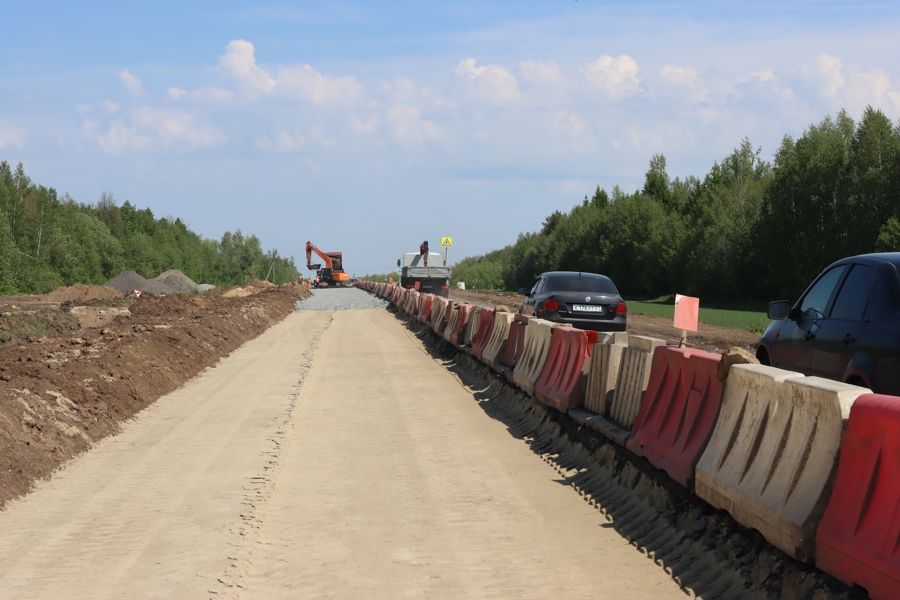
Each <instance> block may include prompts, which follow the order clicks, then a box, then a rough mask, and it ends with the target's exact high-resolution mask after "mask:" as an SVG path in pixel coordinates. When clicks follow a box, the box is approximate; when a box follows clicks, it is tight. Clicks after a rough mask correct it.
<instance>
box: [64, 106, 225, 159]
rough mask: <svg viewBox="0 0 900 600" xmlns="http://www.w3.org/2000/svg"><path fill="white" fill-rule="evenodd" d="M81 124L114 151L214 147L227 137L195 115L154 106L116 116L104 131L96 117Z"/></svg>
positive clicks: (102, 145) (88, 133)
mask: <svg viewBox="0 0 900 600" xmlns="http://www.w3.org/2000/svg"><path fill="white" fill-rule="evenodd" d="M82 127H83V129H84V132H85V135H87V136H88V137H89V138H90V139H93V140H94V141H96V142H97V144H98V145H99V146H100V148H101V149H103V150H104V151H106V152H109V153H112V154H121V153H122V152H124V151H125V150H136V151H139V152H146V151H150V150H153V149H154V148H157V147H162V148H174V147H179V146H188V147H204V146H212V145H216V144H221V143H224V142H225V141H226V139H227V138H226V137H225V135H224V134H223V133H222V132H220V131H218V130H217V129H216V128H214V127H212V126H210V125H208V124H205V123H202V122H201V121H200V119H199V118H198V117H197V116H196V115H194V114H191V113H188V112H184V111H179V110H170V109H160V108H156V107H152V106H139V107H137V108H135V109H134V110H132V111H131V112H130V113H129V114H128V115H124V116H118V117H116V118H115V119H114V120H113V121H112V122H110V123H109V124H108V125H106V126H105V131H104V125H102V124H101V123H100V122H99V121H97V120H95V119H87V120H85V121H84V123H83V124H82Z"/></svg>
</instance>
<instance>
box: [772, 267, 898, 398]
mask: <svg viewBox="0 0 900 600" xmlns="http://www.w3.org/2000/svg"><path fill="white" fill-rule="evenodd" d="M898 271H900V253H885V254H864V255H861V256H851V257H849V258H844V259H841V260H839V261H837V262H835V263H834V264H832V265H831V266H829V267H828V268H827V269H825V270H824V271H823V272H822V273H821V274H820V275H819V276H818V277H817V278H816V279H815V281H813V283H812V285H810V286H809V287H808V288H807V290H806V291H805V292H804V293H803V295H802V296H801V297H800V299H799V300H797V302H796V303H795V304H794V305H793V306H791V304H790V302H788V301H787V300H780V301H778V302H772V303H771V304H769V313H768V314H769V318H770V319H775V321H773V322H772V323H771V324H769V326H768V327H767V328H766V330H765V332H764V333H763V335H762V337H761V338H760V339H759V342H758V343H757V346H756V356H757V358H759V360H760V362H762V363H763V364H770V365H772V366H775V367H780V368H783V369H790V370H792V371H800V372H802V373H806V374H807V375H818V376H819V377H827V378H828V379H836V380H838V381H844V382H847V383H852V384H856V385H861V386H864V387H867V388H870V389H872V390H873V391H875V392H878V393H882V394H895V395H896V394H900V274H898Z"/></svg>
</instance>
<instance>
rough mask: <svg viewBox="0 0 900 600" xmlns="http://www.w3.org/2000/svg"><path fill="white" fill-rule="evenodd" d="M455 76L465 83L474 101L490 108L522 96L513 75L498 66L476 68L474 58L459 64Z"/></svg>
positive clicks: (508, 102) (503, 104)
mask: <svg viewBox="0 0 900 600" xmlns="http://www.w3.org/2000/svg"><path fill="white" fill-rule="evenodd" d="M456 74H457V75H458V76H460V77H462V78H463V79H464V80H465V81H466V82H467V84H468V91H469V93H471V94H472V95H473V96H474V98H475V99H476V100H478V101H480V102H483V103H485V104H488V105H490V106H505V105H508V104H510V103H512V102H515V101H516V100H518V99H519V98H520V97H521V95H522V94H521V93H520V92H519V84H518V82H517V81H516V78H515V77H514V76H513V74H512V73H510V72H509V71H508V70H506V69H504V68H503V67H501V66H499V65H485V66H482V67H477V66H475V59H474V58H467V59H465V60H461V61H460V62H459V65H457V67H456Z"/></svg>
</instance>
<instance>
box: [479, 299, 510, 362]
mask: <svg viewBox="0 0 900 600" xmlns="http://www.w3.org/2000/svg"><path fill="white" fill-rule="evenodd" d="M514 317H515V315H514V314H513V313H508V312H496V311H494V330H493V331H492V332H491V339H490V340H488V343H487V346H485V347H484V351H483V352H482V353H481V360H482V362H484V363H485V364H486V365H488V366H489V367H493V366H494V363H496V362H497V358H498V357H500V356H502V355H503V353H504V352H505V351H506V345H507V343H508V342H509V326H510V324H511V323H512V322H513V318H514Z"/></svg>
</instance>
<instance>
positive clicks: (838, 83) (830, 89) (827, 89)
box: [815, 52, 846, 98]
mask: <svg viewBox="0 0 900 600" xmlns="http://www.w3.org/2000/svg"><path fill="white" fill-rule="evenodd" d="M815 69H816V71H817V72H818V73H819V75H820V76H821V78H822V87H821V88H820V89H821V91H822V94H823V95H825V96H827V97H829V98H836V97H837V94H838V90H840V89H841V88H842V87H844V84H845V83H846V81H845V80H844V75H843V73H842V72H843V70H844V65H843V63H842V62H841V61H840V59H838V58H836V57H834V56H829V55H828V54H825V53H824V52H823V53H822V54H819V55H818V56H817V57H816V59H815Z"/></svg>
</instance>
